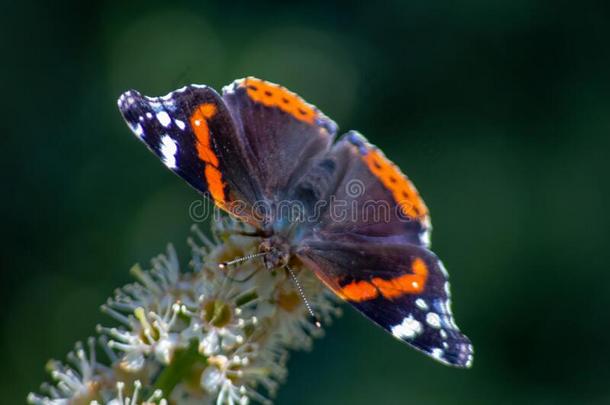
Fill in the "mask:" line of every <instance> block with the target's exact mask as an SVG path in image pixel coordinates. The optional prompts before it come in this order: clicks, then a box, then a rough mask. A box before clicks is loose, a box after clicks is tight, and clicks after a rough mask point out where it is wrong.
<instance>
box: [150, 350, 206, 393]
mask: <svg viewBox="0 0 610 405" xmlns="http://www.w3.org/2000/svg"><path fill="white" fill-rule="evenodd" d="M196 364H200V365H203V366H205V365H206V364H207V358H206V357H205V356H203V355H202V354H201V353H199V350H198V347H197V341H196V340H192V341H191V342H190V343H189V346H188V347H187V348H185V349H179V350H176V353H175V354H174V359H173V360H172V362H171V364H170V365H169V366H167V367H166V368H165V369H164V370H163V371H162V372H161V374H160V375H159V377H158V378H157V381H156V382H155V388H156V389H160V390H161V391H162V392H163V396H164V397H165V398H169V397H170V396H171V393H172V391H173V390H174V388H176V385H178V384H179V383H180V382H181V381H184V380H185V379H187V378H188V377H190V375H191V373H192V371H193V366H195V365H196Z"/></svg>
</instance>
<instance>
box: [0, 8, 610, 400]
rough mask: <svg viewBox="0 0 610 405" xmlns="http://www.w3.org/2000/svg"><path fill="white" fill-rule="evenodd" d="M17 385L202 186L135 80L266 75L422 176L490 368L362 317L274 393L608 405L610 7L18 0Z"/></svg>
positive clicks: (65, 339)
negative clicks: (166, 151) (121, 107)
mask: <svg viewBox="0 0 610 405" xmlns="http://www.w3.org/2000/svg"><path fill="white" fill-rule="evenodd" d="M1 10H2V11H1V17H0V33H1V35H0V50H1V51H2V56H3V58H2V59H3V61H2V64H1V70H0V72H2V76H1V79H0V89H1V90H2V100H1V101H0V103H1V107H2V119H1V120H0V128H1V129H2V137H1V141H0V142H2V143H1V145H2V167H3V170H2V174H1V176H2V190H3V191H2V198H1V202H0V204H1V213H2V241H1V242H2V243H1V246H2V254H1V257H0V260H1V265H2V271H1V274H0V277H1V278H0V289H1V294H0V303H1V308H2V310H1V311H0V342H1V344H2V351H1V357H2V367H0V392H1V393H2V401H1V402H2V403H3V404H5V403H6V404H13V403H23V402H24V400H25V396H26V394H27V392H28V391H31V390H36V389H37V388H38V385H39V383H40V382H41V381H42V380H43V379H45V378H46V375H45V372H44V364H45V362H46V360H47V359H48V358H51V357H53V358H59V359H63V357H64V355H65V353H66V352H67V351H68V350H70V349H71V348H72V345H73V343H74V341H76V340H79V339H83V338H85V337H87V336H89V335H90V334H92V333H93V331H94V326H95V325H96V324H97V323H99V322H105V323H109V319H108V318H106V317H104V316H103V315H101V314H100V312H99V310H98V307H99V305H100V304H101V303H103V302H104V301H105V298H106V297H107V296H109V295H111V293H112V291H113V289H114V288H115V287H117V286H119V285H122V284H124V283H127V282H130V281H131V278H130V276H129V274H128V269H129V268H130V266H131V265H132V264H133V263H134V262H141V263H143V264H146V263H147V262H148V259H149V258H150V257H151V256H153V255H155V254H157V253H158V252H161V251H162V250H163V249H164V247H165V244H166V243H167V242H169V241H171V242H173V243H175V244H176V246H177V247H178V249H179V252H180V253H182V255H183V258H186V257H187V254H188V249H187V248H186V243H185V239H186V237H187V236H188V234H189V225H190V220H189V217H188V207H189V204H190V203H191V201H193V199H195V198H197V195H196V194H195V193H194V192H193V191H192V190H191V189H190V188H189V187H187V186H186V185H185V184H184V183H183V182H182V181H181V180H180V179H178V178H177V177H176V176H174V175H172V174H171V173H170V172H169V171H168V170H166V169H165V168H164V167H163V166H162V165H161V164H159V162H158V161H157V159H156V158H155V157H154V156H153V155H151V154H150V153H149V152H148V151H147V150H146V148H144V147H143V145H141V144H140V143H139V142H138V141H137V140H136V139H135V138H134V137H133V136H132V135H131V134H130V133H129V131H128V129H127V127H126V126H125V125H124V123H123V122H122V119H121V117H120V115H119V113H118V111H117V108H116V99H117V97H118V95H119V94H120V93H121V92H122V91H124V90H126V89H129V88H136V89H139V90H141V91H143V92H144V93H147V94H150V95H161V94H165V93H167V92H168V91H170V90H173V89H174V88H177V87H180V86H182V85H184V84H187V83H191V82H195V83H206V84H210V85H213V86H214V87H216V88H220V87H221V86H222V85H225V84H228V83H230V82H231V81H232V80H233V79H236V78H239V77H243V76H246V75H256V76H259V77H261V78H265V79H268V80H271V81H274V82H277V83H281V84H283V85H285V86H286V87H288V88H290V89H291V90H293V91H296V92H298V93H299V94H300V95H302V96H303V97H304V98H305V99H306V100H308V101H310V102H312V103H315V104H316V105H317V106H318V107H320V108H321V109H322V110H323V111H324V112H325V113H326V114H327V115H329V116H330V117H332V118H334V119H335V120H336V121H337V122H338V123H339V125H340V127H341V128H342V130H343V131H345V130H348V129H352V128H353V129H358V130H360V131H361V132H362V133H364V134H365V135H366V136H367V137H368V138H369V139H370V140H371V141H372V142H374V143H376V144H377V145H378V146H380V147H381V148H383V149H384V150H385V151H386V153H387V154H388V155H389V157H390V158H392V159H393V160H395V161H396V163H398V164H399V165H400V166H401V167H402V168H403V170H404V171H405V172H406V173H408V174H409V176H410V177H411V178H412V179H413V180H414V181H415V183H416V185H417V187H418V188H419V190H420V191H421V193H422V194H423V196H424V197H425V199H426V202H427V203H428V205H429V207H430V209H431V212H432V219H433V224H434V226H435V231H434V233H433V247H434V249H435V251H436V252H437V253H438V254H439V255H440V256H441V257H442V258H443V260H444V262H445V263H446V265H447V267H448V268H449V270H450V272H451V275H452V285H453V292H454V312H455V314H456V317H457V320H458V323H459V324H460V325H461V327H462V329H463V330H464V331H465V332H466V333H467V334H468V335H469V336H470V337H471V339H472V340H473V342H474V345H475V349H476V355H475V362H474V367H473V369H471V370H468V371H462V370H456V369H450V368H447V367H443V366H441V365H439V364H437V363H435V362H433V361H431V360H429V359H428V358H426V357H425V356H423V355H421V354H419V353H416V352H415V351H413V350H410V349H408V348H407V347H406V346H403V345H401V344H399V343H398V342H396V341H394V340H393V339H392V338H391V337H390V336H388V335H387V334H385V333H384V332H383V331H382V330H380V329H378V328H376V327H374V326H372V324H370V323H369V322H368V321H367V320H365V319H364V318H362V317H360V316H359V315H357V314H355V313H354V311H352V310H350V309H348V308H346V315H345V316H344V317H343V318H342V319H340V320H339V321H338V322H336V323H335V324H334V325H333V326H332V327H331V328H330V330H329V331H328V334H327V336H326V338H324V339H322V340H320V341H318V342H316V345H315V349H314V351H313V352H312V353H298V354H296V355H294V356H293V358H292V360H291V362H290V367H289V368H290V376H289V378H288V381H287V383H286V384H285V385H284V386H283V387H282V388H281V390H280V392H279V396H278V398H277V402H278V403H279V404H313V403H315V404H342V403H350V404H371V403H382V404H452V403H468V404H479V403H480V404H514V403H520V404H570V403H574V404H605V403H610V337H609V336H608V333H609V332H610V315H609V314H608V312H609V308H610V272H609V271H608V262H609V261H610V248H609V247H608V243H609V242H610V215H609V214H608V211H607V207H608V205H609V203H610V201H609V197H610V194H609V191H610V187H608V180H607V175H608V168H609V163H608V161H609V157H608V154H609V151H610V45H609V44H610V42H609V40H610V4H609V3H608V2H603V1H580V2H573V1H572V2H569V1H533V0H504V1H483V0H478V1H477V0H468V1H462V2H453V1H438V2H427V1H423V0H420V1H410V2H399V1H395V2H361V4H359V5H356V4H355V3H351V2H344V3H335V4H328V3H327V2H314V1H310V2H307V3H303V4H298V5H297V4H289V3H288V2H275V3H266V4H262V3H258V2H256V3H255V2H241V1H236V2H231V1H224V2H220V3H208V2H205V1H191V2H173V3H171V4H170V3H169V2H160V1H156V0H152V1H145V2H144V1H132V2H81V1H65V0H58V1H53V2H50V1H47V2H43V1H24V2H5V3H4V4H3V5H2V7H1Z"/></svg>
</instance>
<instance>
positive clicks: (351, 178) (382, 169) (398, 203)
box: [294, 131, 431, 246]
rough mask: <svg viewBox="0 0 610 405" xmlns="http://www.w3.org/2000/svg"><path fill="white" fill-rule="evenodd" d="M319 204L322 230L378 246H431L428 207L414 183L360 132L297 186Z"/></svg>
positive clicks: (318, 228)
mask: <svg viewBox="0 0 610 405" xmlns="http://www.w3.org/2000/svg"><path fill="white" fill-rule="evenodd" d="M294 189H295V190H296V191H295V192H294V195H295V196H297V197H298V198H299V199H301V200H308V199H309V200H312V201H318V202H319V203H320V204H318V209H317V210H316V211H315V215H314V216H312V217H310V219H309V221H308V223H310V224H311V223H313V224H315V229H316V231H317V232H322V233H324V234H325V235H330V236H338V237H352V236H358V237H362V238H367V239H368V240H369V241H371V242H372V243H374V242H383V243H409V244H415V245H421V246H428V245H429V237H430V231H431V225H430V218H429V216H428V209H427V208H426V205H425V203H424V202H423V200H422V198H421V197H420V196H419V193H418V192H417V189H416V188H415V186H414V185H413V184H412V183H411V181H410V180H409V179H408V178H407V177H406V176H405V175H404V174H403V173H402V172H401V171H400V169H399V168H398V167H397V166H396V165H394V164H393V163H392V162H390V161H389V160H388V159H387V158H386V157H385V155H384V154H383V153H382V152H381V151H380V150H379V149H378V148H376V147H375V146H373V145H371V144H369V143H368V142H367V141H366V139H365V138H364V137H363V136H362V135H360V134H358V133H357V132H353V131H352V132H348V133H347V134H345V135H344V136H342V137H341V138H340V139H339V141H338V142H337V143H336V144H334V145H333V147H332V149H331V151H330V152H329V153H328V154H326V155H325V156H324V157H323V158H321V159H318V161H317V163H316V164H314V165H313V168H312V169H311V170H310V171H309V172H308V173H307V174H306V175H305V176H303V178H302V179H300V181H299V183H298V184H297V185H296V187H294Z"/></svg>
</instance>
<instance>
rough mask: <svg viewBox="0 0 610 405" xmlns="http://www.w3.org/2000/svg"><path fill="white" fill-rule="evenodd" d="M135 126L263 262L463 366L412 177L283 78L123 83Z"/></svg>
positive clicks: (443, 279) (466, 348) (467, 352)
mask: <svg viewBox="0 0 610 405" xmlns="http://www.w3.org/2000/svg"><path fill="white" fill-rule="evenodd" d="M118 104H119V109H120V110H121V113H122V114H123V117H124V119H125V121H126V122H127V124H128V125H129V127H130V128H131V130H132V131H133V132H134V134H135V135H136V136H137V137H138V138H139V139H140V140H141V141H143V142H144V143H145V144H146V145H147V146H148V147H149V149H151V151H152V152H153V153H155V154H156V155H157V156H158V157H159V158H160V159H161V160H162V161H163V163H164V164H165V165H166V166H167V167H168V168H169V169H170V170H172V171H173V172H175V173H176V174H178V175H179V176H180V177H182V178H183V179H184V180H186V181H187V182H188V183H189V184H190V185H191V186H192V187H194V188H195V189H196V190H197V191H199V192H200V193H202V194H203V195H205V196H206V197H208V198H209V199H210V200H211V201H213V203H214V204H215V205H216V206H217V207H219V208H221V209H223V210H225V211H227V212H229V213H230V214H231V215H233V216H235V217H237V218H240V219H241V220H243V221H244V222H246V223H248V224H250V225H252V226H253V227H254V228H255V229H256V234H257V235H259V236H261V237H262V243H261V244H260V246H259V251H258V252H253V253H259V254H260V255H261V256H262V259H263V262H264V263H265V267H266V268H267V269H275V268H281V267H284V266H286V265H287V264H288V263H289V262H291V261H292V260H298V261H300V262H301V263H303V264H304V265H305V266H306V267H307V268H309V269H311V270H312V271H313V272H314V273H315V275H316V276H317V277H318V278H319V279H320V280H321V281H322V282H323V283H324V284H325V285H326V286H327V287H328V288H330V289H331V290H332V291H333V292H334V293H335V294H337V295H338V296H339V297H340V298H342V299H344V300H345V301H347V302H348V303H350V304H351V305H352V306H354V307H355V308H356V309H357V310H358V311H360V312H361V313H363V314H364V315H365V316H367V317H368V318H369V319H371V320H372V321H373V322H375V323H376V324H378V325H379V326H381V327H382V328H384V329H386V330H387V331H388V332H390V333H391V334H392V335H393V336H395V337H396V338H398V339H400V340H402V341H404V342H406V343H408V344H409V345H411V346H412V347H414V348H416V349H418V350H420V351H422V352H424V353H426V354H428V355H429V356H431V357H433V358H435V359H436V360H438V361H440V362H443V363H445V364H449V365H454V366H457V367H469V366H470V364H471V362H472V345H471V344H470V341H469V340H468V338H467V337H466V336H464V335H463V334H462V333H461V332H460V331H459V329H458V327H457V325H456V324H455V322H454V319H453V315H452V312H451V304H450V292H449V283H448V274H447V272H446V270H445V268H444V266H443V264H442V263H441V261H440V260H439V259H438V257H437V256H436V255H435V254H434V253H432V252H431V251H430V250H429V244H430V242H429V237H430V231H431V225H430V219H429V216H428V209H427V207H426V205H425V203H424V202H423V200H422V199H421V197H420V196H419V193H418V192H417V190H416V189H415V187H414V186H413V184H412V183H411V182H410V180H409V179H408V178H407V177H406V176H405V175H404V174H403V173H402V172H401V171H400V169H398V167H396V166H395V165H394V164H393V163H392V162H391V161H389V160H388V159H387V158H386V157H385V155H384V154H383V153H382V152H381V151H380V150H379V149H378V148H376V147H375V146H373V145H371V144H369V143H368V142H367V140H366V139H365V138H364V137H363V136H362V135H360V134H359V133H357V132H355V131H350V132H348V133H346V134H344V135H342V136H340V137H339V138H338V139H336V133H337V125H336V124H335V123H334V122H333V121H332V120H330V119H329V118H328V117H326V116H325V115H324V114H322V113H321V112H320V111H319V110H318V109H317V108H316V107H314V106H312V105H310V104H307V103H306V102H305V101H303V100H302V99H301V98H300V97H299V96H297V95H296V94H294V93H292V92H290V91H288V90H286V89H285V88H283V87H281V86H278V85H275V84H272V83H269V82H266V81H263V80H259V79H255V78H251V77H249V78H246V79H241V80H237V81H235V82H234V83H232V84H231V85H229V86H226V87H225V88H224V89H223V92H222V95H220V94H218V93H217V92H216V91H214V90H213V89H211V88H209V87H207V86H198V85H191V86H186V87H184V88H182V89H179V90H176V91H174V92H172V93H169V94H168V95H166V96H163V97H153V98H150V97H145V96H142V95H141V94H140V93H138V92H137V91H134V90H131V91H128V92H126V93H124V94H123V95H122V96H121V97H120V98H119V101H118Z"/></svg>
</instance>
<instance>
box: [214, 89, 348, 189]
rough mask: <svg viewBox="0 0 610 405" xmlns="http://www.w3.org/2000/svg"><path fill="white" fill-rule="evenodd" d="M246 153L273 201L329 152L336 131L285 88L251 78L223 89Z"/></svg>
mask: <svg viewBox="0 0 610 405" xmlns="http://www.w3.org/2000/svg"><path fill="white" fill-rule="evenodd" d="M223 99H224V100H225V102H226V103H227V105H228V106H229V108H230V109H231V111H232V113H233V116H234V118H235V122H236V123H237V127H238V131H239V133H240V136H241V138H242V139H243V143H244V145H246V146H245V147H246V149H247V150H248V155H247V156H246V157H247V159H248V164H249V166H250V167H251V168H252V175H255V176H256V178H257V179H259V181H260V183H261V188H262V190H263V193H264V195H265V197H266V198H267V199H268V200H270V201H279V200H281V199H284V198H285V197H286V194H287V189H288V188H289V187H290V184H292V183H294V182H295V181H296V179H298V178H299V177H300V176H302V175H303V173H305V172H307V171H308V170H309V167H310V166H311V164H312V162H314V161H315V160H316V159H318V158H319V157H321V156H323V155H324V154H326V153H327V152H328V150H329V149H330V145H331V144H332V142H333V139H334V136H335V133H336V130H337V126H336V124H335V123H334V122H333V121H331V120H330V119H329V118H327V117H326V116H325V115H324V114H323V113H322V112H320V111H319V110H318V109H317V108H316V107H314V106H313V105H310V104H308V103H306V102H305V101H304V100H302V99H301V98H300V97H299V96H298V95H296V94H294V93H292V92H290V91H289V90H287V89H285V88H284V87H282V86H279V85H276V84H273V83H270V82H267V81H264V80H260V79H256V78H253V77H248V78H245V79H240V80H236V81H235V82H233V83H232V84H231V85H229V86H226V87H225V88H224V89H223Z"/></svg>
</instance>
